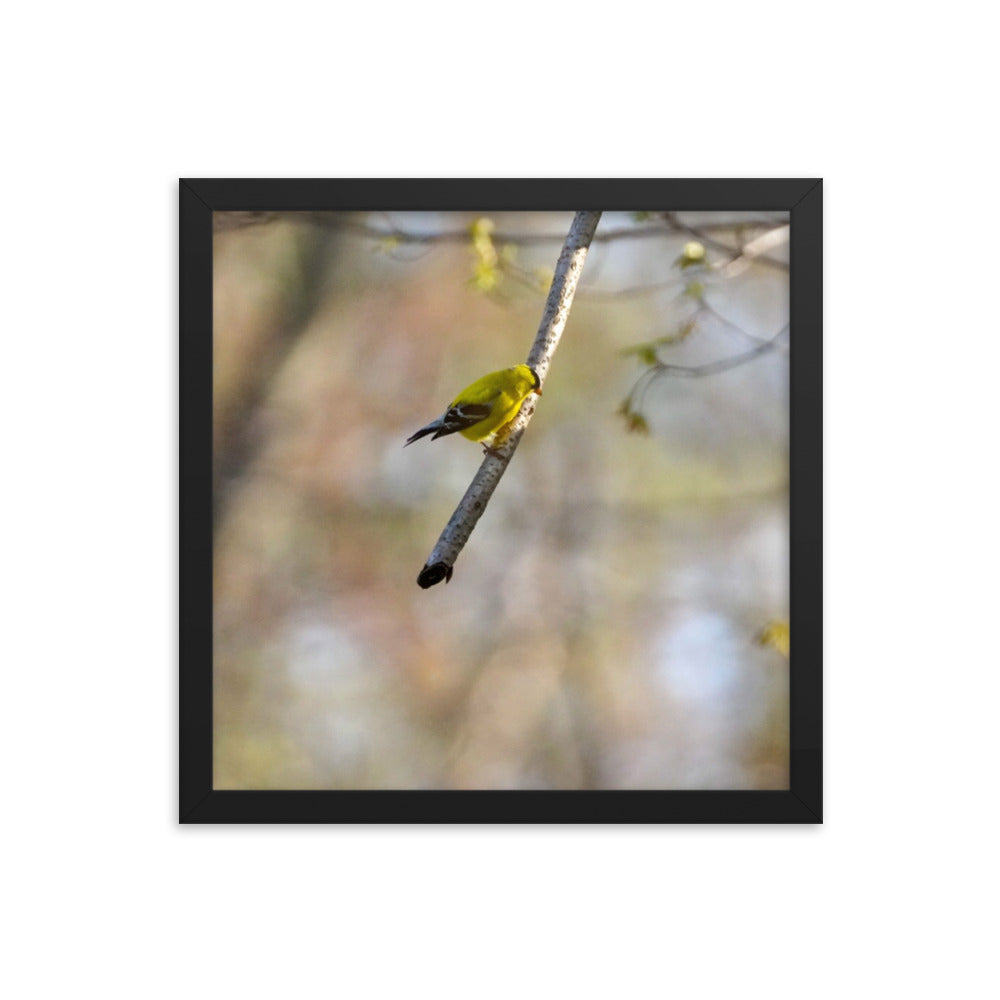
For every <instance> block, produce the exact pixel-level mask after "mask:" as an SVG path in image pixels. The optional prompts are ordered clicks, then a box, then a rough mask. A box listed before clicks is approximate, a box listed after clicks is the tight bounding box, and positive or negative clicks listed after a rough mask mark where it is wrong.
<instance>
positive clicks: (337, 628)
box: [179, 179, 823, 823]
mask: <svg viewBox="0 0 1000 1000" xmlns="http://www.w3.org/2000/svg"><path fill="white" fill-rule="evenodd" d="M179 200H180V402H179V407H180V528H179V530H180V771H179V782H180V789H179V793H180V821H181V822H183V823H262V822H265V823H269V822H274V823H382V822H386V823H679V822H683V823H819V822H821V821H822V441H823V437H822V388H823V386H822V184H821V182H820V181H819V180H816V179H805V180H800V179H794V180H791V179H772V180H767V179H764V180H501V179H495V180H488V179H482V180H455V179H446V180H182V181H181V182H180V187H179Z"/></svg>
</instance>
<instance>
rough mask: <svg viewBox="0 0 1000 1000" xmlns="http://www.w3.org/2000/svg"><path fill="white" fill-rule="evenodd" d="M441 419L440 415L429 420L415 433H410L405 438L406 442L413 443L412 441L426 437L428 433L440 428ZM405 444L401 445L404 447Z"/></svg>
mask: <svg viewBox="0 0 1000 1000" xmlns="http://www.w3.org/2000/svg"><path fill="white" fill-rule="evenodd" d="M441 424H442V421H441V419H440V417H439V418H438V419H437V420H433V421H431V423H429V424H428V425H427V426H426V427H421V428H420V430H419V431H417V433H416V434H411V435H410V436H409V437H408V438H407V439H406V444H413V442H414V441H419V440H420V438H422V437H426V436H427V435H428V434H433V433H434V432H435V431H436V430H440V428H441ZM406 444H404V445H403V447H404V448H405V447H406Z"/></svg>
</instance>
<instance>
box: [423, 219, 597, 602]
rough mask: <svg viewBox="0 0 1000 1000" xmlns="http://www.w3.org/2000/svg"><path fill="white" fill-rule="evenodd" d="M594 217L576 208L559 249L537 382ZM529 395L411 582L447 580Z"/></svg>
mask: <svg viewBox="0 0 1000 1000" xmlns="http://www.w3.org/2000/svg"><path fill="white" fill-rule="evenodd" d="M600 218H601V213H600V212H577V213H576V216H575V217H574V219H573V222H572V224H571V225H570V227H569V233H568V234H567V236H566V241H565V243H563V248H562V251H561V252H560V254H559V261H558V263H557V264H556V270H555V276H554V277H553V279H552V287H551V288H550V289H549V297H548V299H547V301H546V303H545V311H544V312H543V313H542V321H541V324H540V325H539V327H538V333H537V335H536V336H535V342H534V344H532V346H531V351H530V352H529V354H528V361H527V363H528V365H530V366H531V367H532V368H534V370H535V371H536V372H538V377H539V379H540V380H541V382H542V384H543V385H544V384H545V376H546V375H547V374H548V370H549V364H550V363H551V361H552V356H553V355H554V354H555V352H556V348H557V347H558V346H559V338H560V337H561V336H562V332H563V330H564V329H565V327H566V320H567V319H568V318H569V310H570V306H571V305H572V304H573V295H574V293H575V292H576V286H577V283H578V282H579V280H580V274H581V272H582V271H583V264H584V261H585V260H586V259H587V250H588V249H589V248H590V243H591V240H593V238H594V231H595V230H596V229H597V223H598V222H599V221H600ZM535 400H536V397H535V396H534V395H531V396H529V397H528V399H527V400H525V402H524V404H523V405H522V407H521V411H520V413H518V415H517V416H516V417H515V418H514V420H513V421H512V422H511V426H510V431H509V433H508V434H507V437H506V438H505V440H504V441H503V442H502V443H500V444H498V445H497V446H496V447H495V449H494V451H495V454H488V455H487V456H486V457H485V458H484V459H483V463H482V465H480V466H479V471H478V472H477V473H476V474H475V476H474V477H473V479H472V482H471V484H470V485H469V488H468V489H467V490H466V491H465V496H464V497H462V499H461V501H460V502H459V505H458V507H457V508H456V509H455V513H454V514H452V516H451V520H449V521H448V523H447V525H445V529H444V531H442V532H441V537H440V538H439V539H438V541H437V545H435V546H434V549H433V551H432V552H431V554H430V555H429V556H428V557H427V562H426V563H425V564H424V568H423V569H422V570H421V571H420V575H419V576H418V577H417V583H418V584H420V586H421V587H423V588H424V589H425V590H426V589H427V588H428V587H433V586H434V584H436V583H440V582H441V581H442V580H444V581H445V583H447V582H448V581H449V580H450V579H451V574H452V572H453V571H454V567H455V561H456V560H457V559H458V556H459V553H460V552H461V551H462V549H463V547H464V546H465V543H466V542H467V541H468V540H469V536H470V535H471V534H472V529H473V528H475V526H476V522H477V521H478V520H479V518H480V517H481V516H482V513H483V511H484V510H486V505H487V504H488V503H489V502H490V497H492V496H493V491H494V490H495V489H496V488H497V484H498V483H499V482H500V477H501V476H502V475H503V474H504V472H506V471H507V466H508V465H510V460H511V459H512V458H513V457H514V452H515V451H516V450H517V446H518V443H519V442H520V440H521V435H522V434H523V433H524V429H525V428H526V427H527V426H528V422H529V421H530V420H531V417H532V414H533V413H534V412H535Z"/></svg>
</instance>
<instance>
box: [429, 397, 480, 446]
mask: <svg viewBox="0 0 1000 1000" xmlns="http://www.w3.org/2000/svg"><path fill="white" fill-rule="evenodd" d="M492 412H493V404H492V403H462V404H460V405H459V406H453V407H451V409H450V410H448V412H447V413H446V414H445V415H444V416H443V417H442V418H441V426H440V427H439V428H438V429H437V433H436V434H435V435H434V437H432V438H431V440H432V441H433V440H434V438H439V437H444V435H445V434H454V433H455V432H456V431H464V430H466V429H467V428H469V427H472V426H473V424H478V423H479V421H480V420H485V419H486V418H487V417H488V416H489V415H490V414H491V413H492Z"/></svg>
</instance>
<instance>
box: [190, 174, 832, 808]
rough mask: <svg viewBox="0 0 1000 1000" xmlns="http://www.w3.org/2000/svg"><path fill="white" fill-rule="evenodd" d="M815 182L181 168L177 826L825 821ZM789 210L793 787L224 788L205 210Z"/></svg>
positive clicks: (818, 210)
mask: <svg viewBox="0 0 1000 1000" xmlns="http://www.w3.org/2000/svg"><path fill="white" fill-rule="evenodd" d="M822 197H823V189H822V182H821V181H820V180H818V179H713V180H708V179H702V180H698V179H682V180H656V179H620V180H586V179H575V180H509V179H476V180H456V179H434V180H362V179H341V180H323V179H298V180H293V179H286V180H277V179H266V180H265V179H260V180H257V179H190V180H181V181H180V184H179V209H180V278H179V286H180V287H179V291H180V340H179V378H180V403H179V412H180V417H179V445H180V455H179V466H180V468H179V471H180V476H179V482H180V497H179V515H180V525H179V538H180V552H179V584H180V594H179V628H180V635H179V660H180V662H179V675H180V688H179V716H180V718H179V722H180V732H179V757H180V760H179V818H180V822H181V823H820V822H822V816H823V809H822V791H823V769H822V762H823V756H822V748H823V717H822V652H823V649H822V636H823V623H822V601H823V593H822V591H823V576H822V561H823V549H822V526H823V524H822V519H823V510H822V503H823V497H822V488H823V447H822V445H823V428H822V418H823V381H822V326H823V281H822V232H823V220H822V205H823V202H822ZM586 208H601V209H604V210H649V209H650V208H663V209H670V210H677V211H684V210H687V211H696V210H758V211H775V210H777V211H788V212H790V213H791V231H790V296H791V302H790V322H791V328H792V329H793V330H794V331H795V336H794V337H793V338H792V342H793V346H792V347H791V349H790V367H791V392H790V410H791V413H790V420H791V432H790V433H791V437H790V441H791V445H790V464H791V468H790V505H791V507H790V534H791V546H790V560H791V565H790V588H791V621H792V622H793V623H794V637H795V638H794V644H793V649H792V655H791V659H790V661H789V666H790V707H789V710H790V747H789V751H790V787H789V789H788V790H787V791H435V790H428V791H228V790H226V791H221V790H215V789H214V788H213V780H212V759H213V731H212V719H213V710H212V698H213V689H212V238H213V237H212V213H213V212H215V211H318V210H328V211H341V210H343V211H347V210H353V211H361V210H376V209H382V210H395V211H404V210H409V211H418V210H470V209H471V210H477V211H483V210H493V211H499V210H557V211H558V210H566V211H575V210H578V209H586Z"/></svg>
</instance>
